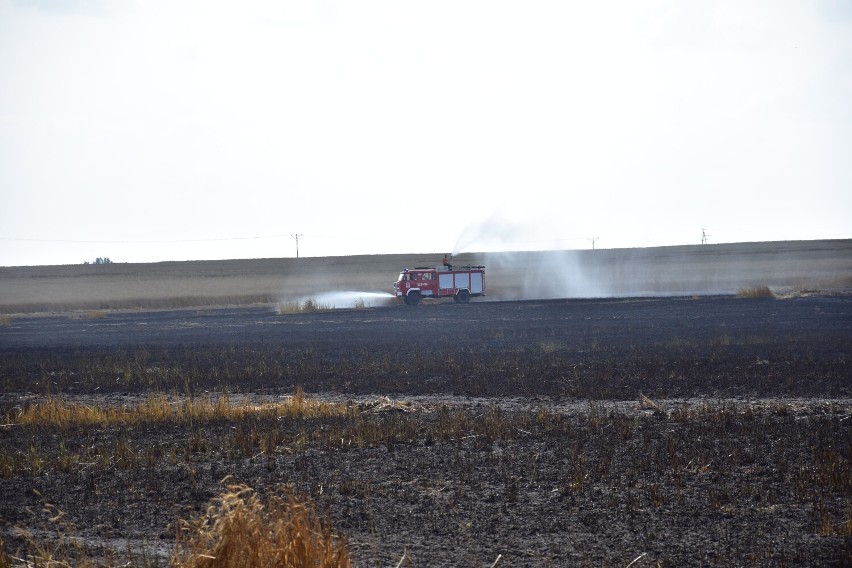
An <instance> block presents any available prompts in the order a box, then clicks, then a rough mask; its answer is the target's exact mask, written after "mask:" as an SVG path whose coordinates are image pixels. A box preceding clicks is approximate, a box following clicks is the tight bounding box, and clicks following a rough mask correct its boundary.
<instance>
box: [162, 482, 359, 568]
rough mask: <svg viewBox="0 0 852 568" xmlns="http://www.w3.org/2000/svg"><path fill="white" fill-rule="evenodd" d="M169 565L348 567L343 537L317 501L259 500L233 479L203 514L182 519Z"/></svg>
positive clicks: (290, 496)
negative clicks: (325, 519)
mask: <svg viewBox="0 0 852 568" xmlns="http://www.w3.org/2000/svg"><path fill="white" fill-rule="evenodd" d="M170 565H171V566H179V567H187V568H208V567H209V568H213V567H214V566H244V567H246V568H252V567H266V566H283V567H288V566H293V567H296V566H298V567H303V566H311V567H316V568H325V567H329V568H331V567H341V566H345V567H349V566H351V561H350V559H349V551H348V549H347V544H346V540H345V538H344V537H342V536H340V535H337V534H335V533H334V532H332V530H331V528H330V523H328V522H325V523H323V522H321V521H320V518H319V516H318V515H317V513H316V510H315V508H314V505H313V504H312V503H311V502H309V501H303V500H300V499H298V498H296V497H295V496H294V495H293V494H292V493H290V494H288V495H287V496H286V498H281V497H277V496H274V495H273V496H269V497H267V498H266V500H261V499H260V498H259V497H258V495H257V493H256V492H255V491H254V490H253V489H251V488H250V487H248V486H246V485H231V486H229V487H227V490H226V491H225V492H224V493H223V494H222V495H221V496H219V497H218V498H216V499H215V500H214V502H213V504H212V505H211V506H210V507H209V508H208V509H207V512H206V513H205V514H204V515H202V516H201V517H200V518H198V519H196V520H193V521H185V522H183V523H182V527H181V531H180V532H179V534H178V541H177V549H176V552H175V555H174V557H173V558H172V561H171V563H170Z"/></svg>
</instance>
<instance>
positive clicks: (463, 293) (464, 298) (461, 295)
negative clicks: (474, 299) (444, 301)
mask: <svg viewBox="0 0 852 568" xmlns="http://www.w3.org/2000/svg"><path fill="white" fill-rule="evenodd" d="M454 299H455V301H456V303H458V304H466V303H468V301H469V300H470V292H468V291H467V290H459V291H458V292H456V296H455V298H454Z"/></svg>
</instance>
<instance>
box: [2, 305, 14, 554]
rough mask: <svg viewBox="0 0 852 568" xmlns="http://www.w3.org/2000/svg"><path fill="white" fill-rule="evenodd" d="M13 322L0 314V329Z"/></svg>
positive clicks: (9, 317)
mask: <svg viewBox="0 0 852 568" xmlns="http://www.w3.org/2000/svg"><path fill="white" fill-rule="evenodd" d="M13 321H15V318H13V317H12V316H10V315H9V314H0V327H8V326H10V325H12V322H13ZM0 568H2V565H0Z"/></svg>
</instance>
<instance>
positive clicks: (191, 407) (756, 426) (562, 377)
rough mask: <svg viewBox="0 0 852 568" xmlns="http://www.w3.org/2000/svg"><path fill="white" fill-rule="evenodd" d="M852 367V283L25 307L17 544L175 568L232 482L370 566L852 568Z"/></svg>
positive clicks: (3, 377)
mask: <svg viewBox="0 0 852 568" xmlns="http://www.w3.org/2000/svg"><path fill="white" fill-rule="evenodd" d="M850 356H852V297H850V296H848V295H837V296H811V297H799V298H791V299H784V300H779V299H758V298H734V297H704V298H645V299H613V300H570V301H564V300H561V301H556V300H554V301H527V302H477V303H471V304H469V305H455V304H453V303H451V302H450V303H446V304H443V303H442V304H432V305H421V306H418V307H416V308H410V307H406V306H392V307H385V308H370V309H363V310H355V309H353V310H335V311H329V312H317V313H297V314H278V313H276V312H275V311H274V310H273V309H271V308H266V307H264V308H240V309H218V310H204V311H200V310H180V311H160V312H157V311H148V312H89V313H84V314H82V315H79V316H77V317H73V318H72V317H68V316H49V317H48V316H33V317H19V318H14V319H11V320H10V321H8V322H6V323H4V325H2V326H0V384H2V393H3V394H2V401H0V404H2V407H0V415H2V417H3V422H4V424H5V425H4V426H3V427H2V428H0V496H2V498H0V536H2V538H3V540H4V546H5V549H6V552H7V553H8V555H9V556H10V557H12V558H25V556H26V555H27V554H34V548H37V547H38V546H41V547H45V548H47V549H49V550H55V551H56V553H57V555H60V554H65V555H66V556H68V557H71V558H77V557H80V556H82V555H87V556H88V557H92V558H113V559H115V558H117V560H115V561H114V564H124V563H126V562H131V563H132V564H134V565H146V564H147V565H150V564H160V565H164V564H166V563H167V562H168V556H169V554H170V551H171V549H172V547H173V545H174V542H175V535H176V531H177V530H178V527H179V526H180V522H179V520H180V519H190V518H193V517H194V516H197V515H199V514H200V513H201V512H202V511H204V510H205V508H206V507H207V505H208V503H209V502H210V500H211V499H213V498H215V497H216V496H217V495H218V494H219V493H220V491H221V490H222V480H223V479H226V478H228V479H229V480H230V481H238V482H241V483H244V484H246V485H249V486H251V487H253V488H255V489H256V490H257V491H258V492H259V493H262V494H273V493H276V494H277V493H281V492H286V491H296V492H298V493H299V494H301V495H304V496H307V497H308V498H310V499H311V500H312V501H313V502H314V503H316V505H317V507H318V509H319V510H320V511H322V512H323V514H324V515H327V518H328V522H329V523H330V524H331V525H333V527H334V528H335V530H336V531H337V532H338V533H339V534H341V535H344V536H345V537H346V538H347V542H348V548H349V551H350V554H351V556H352V558H353V560H354V561H355V563H356V564H358V565H378V566H387V565H391V566H396V565H397V564H398V563H399V562H400V560H401V559H402V565H403V566H405V565H411V566H491V565H492V564H494V563H495V561H497V566H548V565H550V566H563V565H577V564H579V565H583V564H587V565H595V566H598V565H606V566H625V565H628V564H629V563H631V562H632V561H634V560H636V562H635V563H634V564H633V566H651V565H656V564H657V563H658V562H659V563H660V564H662V565H671V566H682V565H720V566H729V565H803V564H804V565H826V564H836V565H843V564H848V563H850V562H852V474H850V460H852V419H850V416H851V415H852V377H850V375H852V373H850V363H849V361H850ZM302 393H304V394H302ZM294 395H295V396H294ZM294 407H295V408H297V409H298V408H302V409H303V411H294V410H293V408H294ZM308 410H310V411H308ZM46 504H49V505H50V507H46ZM59 512H61V513H63V514H62V515H60V513H59ZM51 519H53V520H51ZM20 529H25V530H28V531H29V533H30V535H29V536H26V535H22V534H21V531H20ZM50 547H53V548H50ZM498 557H499V560H498Z"/></svg>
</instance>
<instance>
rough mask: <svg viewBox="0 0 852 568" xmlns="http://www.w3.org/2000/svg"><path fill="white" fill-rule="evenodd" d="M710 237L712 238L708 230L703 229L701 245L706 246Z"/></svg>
mask: <svg viewBox="0 0 852 568" xmlns="http://www.w3.org/2000/svg"><path fill="white" fill-rule="evenodd" d="M709 236H710V235H708V234H707V230H706V229H701V244H702V245H706V244H707V238H708V237H709Z"/></svg>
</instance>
